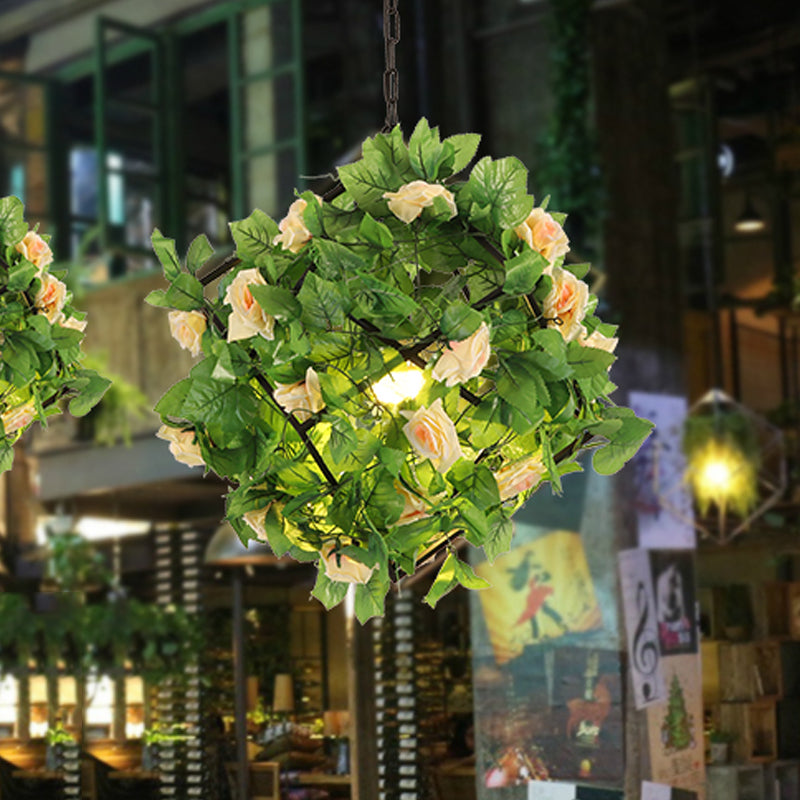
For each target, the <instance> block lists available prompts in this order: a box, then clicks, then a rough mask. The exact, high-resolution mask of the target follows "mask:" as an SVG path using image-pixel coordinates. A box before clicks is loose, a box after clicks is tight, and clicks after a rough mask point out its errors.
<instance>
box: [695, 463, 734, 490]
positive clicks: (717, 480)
mask: <svg viewBox="0 0 800 800" xmlns="http://www.w3.org/2000/svg"><path fill="white" fill-rule="evenodd" d="M732 477H733V476H732V473H731V468H730V465H729V464H727V463H726V462H724V461H709V462H707V463H706V464H705V465H704V466H703V474H702V475H701V480H702V481H703V482H704V483H705V484H706V486H708V488H709V489H711V490H715V491H718V492H720V491H725V489H727V488H728V485H729V484H730V482H731V478H732Z"/></svg>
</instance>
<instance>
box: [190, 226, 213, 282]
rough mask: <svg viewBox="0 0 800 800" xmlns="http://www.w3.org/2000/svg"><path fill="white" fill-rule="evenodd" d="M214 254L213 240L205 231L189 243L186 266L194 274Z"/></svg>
mask: <svg viewBox="0 0 800 800" xmlns="http://www.w3.org/2000/svg"><path fill="white" fill-rule="evenodd" d="M213 255H214V248H213V247H212V246H211V242H209V241H208V237H207V236H206V235H205V234H204V233H201V234H200V235H199V236H197V237H196V238H195V239H193V240H192V243H191V244H190V245H189V250H188V251H187V253H186V268H187V269H188V270H189V272H191V273H192V275H194V274H195V273H196V272H197V270H198V269H200V267H202V266H203V264H205V263H206V261H208V259H209V258H211V256H213Z"/></svg>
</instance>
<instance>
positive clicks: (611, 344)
mask: <svg viewBox="0 0 800 800" xmlns="http://www.w3.org/2000/svg"><path fill="white" fill-rule="evenodd" d="M618 342H619V339H617V338H616V337H613V338H612V337H610V336H603V334H602V333H600V332H599V331H594V332H593V333H591V334H590V335H589V336H586V337H584V338H583V339H581V340H580V343H581V344H582V345H583V346H584V347H594V348H596V349H597V350H605V351H606V353H613V352H614V350H616V348H617V343H618Z"/></svg>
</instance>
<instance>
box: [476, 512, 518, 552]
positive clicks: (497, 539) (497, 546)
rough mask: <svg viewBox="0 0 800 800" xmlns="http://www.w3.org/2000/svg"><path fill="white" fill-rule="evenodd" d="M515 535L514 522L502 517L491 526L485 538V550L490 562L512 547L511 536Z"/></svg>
mask: <svg viewBox="0 0 800 800" xmlns="http://www.w3.org/2000/svg"><path fill="white" fill-rule="evenodd" d="M513 535H514V523H513V522H511V520H510V519H505V518H503V517H501V518H500V519H499V520H497V521H496V522H494V523H493V524H492V525H491V527H490V528H489V535H488V536H487V537H486V538H485V539H484V540H483V552H484V553H486V558H488V559H489V562H490V563H493V562H494V560H495V559H496V558H497V557H498V556H500V555H502V554H503V553H507V552H508V551H509V550H510V549H511V537H512V536H513Z"/></svg>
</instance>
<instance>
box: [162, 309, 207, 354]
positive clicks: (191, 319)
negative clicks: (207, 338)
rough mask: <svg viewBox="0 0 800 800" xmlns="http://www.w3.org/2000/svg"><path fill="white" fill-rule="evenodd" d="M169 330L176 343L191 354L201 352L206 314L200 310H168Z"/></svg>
mask: <svg viewBox="0 0 800 800" xmlns="http://www.w3.org/2000/svg"><path fill="white" fill-rule="evenodd" d="M168 316H169V332H170V333H171V334H172V336H173V338H174V339H175V340H176V341H177V342H178V344H179V345H180V346H181V347H182V348H183V349H184V350H188V351H189V352H190V353H191V354H192V355H193V356H199V355H200V353H201V352H202V349H203V348H202V346H201V340H202V338H203V334H204V333H205V330H206V315H205V314H203V313H202V312H200V311H170V312H169V315H168Z"/></svg>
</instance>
